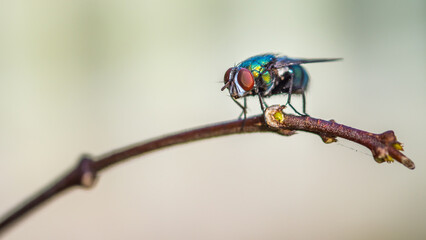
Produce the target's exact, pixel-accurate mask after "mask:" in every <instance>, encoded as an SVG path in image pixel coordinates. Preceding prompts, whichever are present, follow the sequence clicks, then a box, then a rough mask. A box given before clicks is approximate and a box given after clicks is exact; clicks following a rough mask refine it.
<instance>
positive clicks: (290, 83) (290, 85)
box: [285, 73, 306, 116]
mask: <svg viewBox="0 0 426 240" xmlns="http://www.w3.org/2000/svg"><path fill="white" fill-rule="evenodd" d="M293 78H294V74H293V73H292V74H291V75H290V82H289V89H288V97H287V103H286V104H285V105H289V106H290V107H291V109H293V111H294V112H295V113H297V114H298V115H300V116H304V115H306V114H301V113H300V112H299V111H297V110H296V108H294V107H293V105H291V94H292V92H293ZM302 97H303V113H305V93H304V92H303V96H302Z"/></svg>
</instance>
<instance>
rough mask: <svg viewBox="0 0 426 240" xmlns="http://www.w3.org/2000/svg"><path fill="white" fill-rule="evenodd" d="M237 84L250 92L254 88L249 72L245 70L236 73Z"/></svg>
mask: <svg viewBox="0 0 426 240" xmlns="http://www.w3.org/2000/svg"><path fill="white" fill-rule="evenodd" d="M238 84H239V85H240V86H241V87H242V88H243V89H244V90H245V91H250V90H251V89H252V88H253V86H254V79H253V75H251V72H250V71H249V70H247V69H245V68H241V69H240V71H238Z"/></svg>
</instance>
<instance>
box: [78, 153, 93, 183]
mask: <svg viewBox="0 0 426 240" xmlns="http://www.w3.org/2000/svg"><path fill="white" fill-rule="evenodd" d="M80 159H81V160H80V162H79V163H78V167H77V171H78V172H79V178H80V183H79V184H80V186H82V187H85V188H90V187H93V185H94V183H95V180H96V173H97V171H96V169H95V168H94V167H93V163H94V161H93V159H92V158H91V157H90V156H89V155H87V154H85V155H83V156H81V158H80Z"/></svg>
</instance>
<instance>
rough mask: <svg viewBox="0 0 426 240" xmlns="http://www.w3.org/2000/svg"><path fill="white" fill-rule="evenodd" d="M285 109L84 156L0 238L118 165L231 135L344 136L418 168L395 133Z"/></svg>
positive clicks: (1, 227) (382, 157) (328, 139)
mask: <svg viewBox="0 0 426 240" xmlns="http://www.w3.org/2000/svg"><path fill="white" fill-rule="evenodd" d="M283 109H284V107H283V106H271V107H269V108H267V109H266V111H265V113H264V115H258V116H254V117H251V118H248V119H246V120H245V122H244V128H243V129H241V126H242V124H243V121H242V120H237V121H231V122H225V123H219V124H214V125H211V126H207V127H202V128H198V129H194V130H189V131H184V132H182V133H177V134H172V135H169V136H165V137H160V138H158V139H155V140H152V141H147V142H144V143H139V144H135V145H133V146H129V147H125V148H122V149H119V150H116V151H114V152H112V153H109V154H106V155H103V156H99V157H96V158H92V157H89V156H88V155H84V156H83V157H81V159H80V161H79V163H78V164H77V166H76V167H75V168H74V169H72V170H71V171H70V172H68V173H67V174H65V175H64V176H63V177H61V178H60V179H59V180H57V181H54V182H53V184H52V185H51V186H50V187H48V188H46V189H45V190H43V191H41V192H40V193H39V194H36V195H35V196H34V197H32V198H30V200H29V201H26V202H25V203H23V204H21V206H19V207H18V208H16V209H15V210H12V211H11V213H10V214H8V216H6V217H5V218H3V220H2V221H1V222H0V235H1V234H2V233H3V232H4V231H5V229H7V227H9V226H11V225H12V224H13V223H15V222H17V221H18V220H20V219H22V217H23V216H25V215H27V214H28V213H29V212H31V211H32V210H33V209H35V208H37V207H39V206H41V205H42V204H43V203H45V202H46V201H47V200H49V199H51V198H52V197H54V196H56V195H58V194H59V193H60V192H63V191H64V190H67V189H70V188H71V187H74V186H81V187H84V188H89V187H92V186H93V185H94V183H95V182H96V176H97V175H98V173H99V172H100V171H102V170H104V169H106V168H108V167H110V166H113V165H114V164H116V163H119V162H123V161H124V160H127V159H130V158H132V157H135V156H139V155H141V154H144V153H147V152H150V151H154V150H158V149H161V148H164V147H169V146H173V145H177V144H181V143H188V142H192V141H196V140H202V139H207V138H212V137H219V136H225V135H230V134H240V133H253V132H274V133H278V134H281V135H285V136H290V135H292V134H294V133H295V131H297V130H300V131H306V132H311V133H314V134H317V135H319V136H320V137H321V138H322V140H323V141H324V142H325V143H332V142H335V141H336V137H342V138H345V139H348V140H351V141H354V142H357V143H359V144H361V145H364V146H365V147H367V148H368V149H370V150H371V151H372V154H373V157H374V159H375V160H376V161H377V162H379V163H382V162H392V161H393V159H395V160H396V161H398V162H400V163H402V164H403V165H404V166H406V167H407V168H409V169H414V167H415V165H414V163H413V162H412V161H411V160H410V159H409V158H407V157H406V156H404V155H403V154H402V153H401V152H400V151H402V150H403V148H402V144H401V143H400V142H398V141H397V140H396V137H395V135H394V133H393V131H387V132H384V133H382V134H374V133H369V132H366V131H362V130H358V129H355V128H351V127H347V126H344V125H342V124H338V123H336V122H334V121H333V120H331V121H325V120H321V119H315V118H311V117H308V116H294V115H290V114H285V113H284V112H283V111H282V110H283Z"/></svg>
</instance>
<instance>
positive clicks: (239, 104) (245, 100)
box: [231, 97, 247, 131]
mask: <svg viewBox="0 0 426 240" xmlns="http://www.w3.org/2000/svg"><path fill="white" fill-rule="evenodd" d="M231 98H232V101H234V102H235V103H236V104H237V105H238V106H239V107H240V108H241V109H242V110H243V111H242V112H241V113H240V115H239V116H238V119H241V117H242V116H244V119H243V124H241V131H243V129H244V124H245V123H246V119H247V98H246V97H244V106H243V105H241V103H239V102H238V101H237V100H235V99H234V98H233V97H231Z"/></svg>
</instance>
